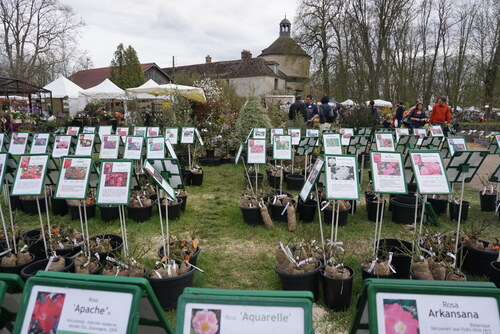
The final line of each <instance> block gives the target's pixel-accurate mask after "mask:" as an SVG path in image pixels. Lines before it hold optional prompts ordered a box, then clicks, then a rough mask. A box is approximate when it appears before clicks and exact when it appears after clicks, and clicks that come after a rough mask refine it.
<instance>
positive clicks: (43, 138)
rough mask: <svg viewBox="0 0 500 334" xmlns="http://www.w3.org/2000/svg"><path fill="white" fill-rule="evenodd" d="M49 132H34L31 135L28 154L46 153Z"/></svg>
mask: <svg viewBox="0 0 500 334" xmlns="http://www.w3.org/2000/svg"><path fill="white" fill-rule="evenodd" d="M49 139H50V134H49V133H35V134H34V135H33V143H32V145H31V149H30V154H44V153H47V146H48V145H49Z"/></svg>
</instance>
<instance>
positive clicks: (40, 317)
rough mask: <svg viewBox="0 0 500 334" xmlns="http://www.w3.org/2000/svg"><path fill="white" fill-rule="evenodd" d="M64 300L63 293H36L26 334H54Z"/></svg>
mask: <svg viewBox="0 0 500 334" xmlns="http://www.w3.org/2000/svg"><path fill="white" fill-rule="evenodd" d="M65 298H66V294H64V293H50V292H42V291H40V292H38V295H37V296H36V302H35V307H34V308H33V313H32V314H31V320H30V324H29V328H28V334H51V333H56V332H57V327H58V326H59V322H60V320H61V313H62V309H63V306H64V299H65Z"/></svg>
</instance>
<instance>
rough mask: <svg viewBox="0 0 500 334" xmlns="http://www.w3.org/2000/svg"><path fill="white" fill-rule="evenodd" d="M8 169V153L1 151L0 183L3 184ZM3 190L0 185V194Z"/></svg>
mask: <svg viewBox="0 0 500 334" xmlns="http://www.w3.org/2000/svg"><path fill="white" fill-rule="evenodd" d="M6 170H7V153H0V184H3V179H4V177H5V171H6ZM2 191H3V187H0V194H1V193H2ZM0 210H1V209H0Z"/></svg>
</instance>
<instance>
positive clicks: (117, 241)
mask: <svg viewBox="0 0 500 334" xmlns="http://www.w3.org/2000/svg"><path fill="white" fill-rule="evenodd" d="M97 238H99V239H106V238H108V239H110V240H109V243H110V245H111V250H110V251H109V252H98V253H97V254H99V258H100V261H101V263H104V262H106V256H114V255H115V254H120V252H121V250H122V248H123V238H122V237H121V236H119V235H116V234H99V235H96V236H93V237H90V240H95V239H97Z"/></svg>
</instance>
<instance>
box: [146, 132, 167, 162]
mask: <svg viewBox="0 0 500 334" xmlns="http://www.w3.org/2000/svg"><path fill="white" fill-rule="evenodd" d="M164 140H165V139H163V137H149V138H148V139H147V150H146V157H147V159H163V158H165V142H164Z"/></svg>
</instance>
